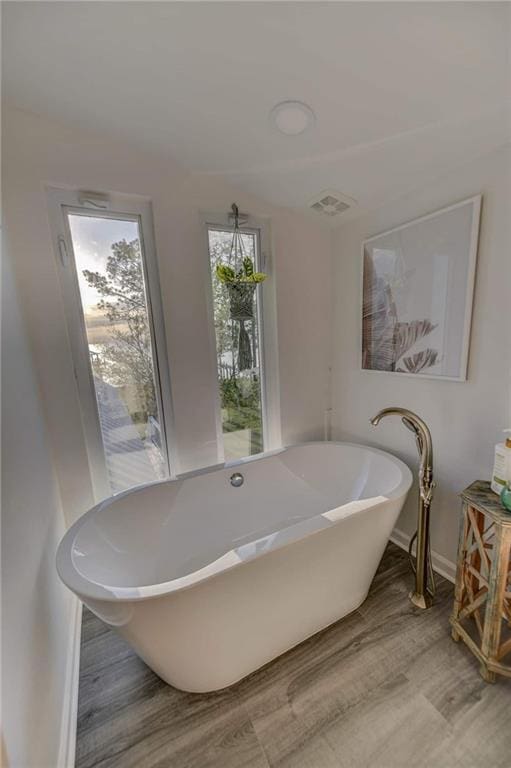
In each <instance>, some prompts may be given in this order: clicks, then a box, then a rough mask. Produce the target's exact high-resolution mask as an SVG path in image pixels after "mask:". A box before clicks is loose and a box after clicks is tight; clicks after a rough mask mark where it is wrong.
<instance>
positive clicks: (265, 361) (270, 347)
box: [200, 212, 282, 464]
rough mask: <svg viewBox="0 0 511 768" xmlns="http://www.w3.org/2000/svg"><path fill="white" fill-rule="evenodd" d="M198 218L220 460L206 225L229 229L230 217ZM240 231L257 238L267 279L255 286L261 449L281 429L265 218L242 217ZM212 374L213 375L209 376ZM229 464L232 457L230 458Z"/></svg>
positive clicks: (276, 442)
mask: <svg viewBox="0 0 511 768" xmlns="http://www.w3.org/2000/svg"><path fill="white" fill-rule="evenodd" d="M200 222H201V227H202V231H203V242H204V253H205V258H204V269H205V285H206V307H207V314H208V339H209V347H210V351H211V365H212V380H213V381H214V386H215V390H216V400H215V403H216V411H215V422H216V433H217V452H218V462H219V463H221V464H222V463H224V462H225V456H224V449H223V430H222V412H221V402H220V390H219V387H218V370H217V354H216V334H215V323H214V308H213V285H212V276H211V262H210V255H209V238H208V230H209V229H221V230H224V231H225V230H231V231H232V226H233V222H232V218H231V217H230V216H229V214H228V213H220V214H219V213H207V212H201V214H200ZM240 231H241V232H247V233H249V234H255V235H256V238H257V242H258V249H256V250H257V253H256V271H262V272H266V274H267V275H268V279H267V280H265V281H264V283H262V284H260V285H258V286H257V291H258V302H257V314H258V317H257V321H258V325H259V335H260V338H259V349H260V356H261V374H262V375H261V410H262V420H263V446H264V452H265V453H266V452H268V451H274V450H276V449H278V448H282V430H281V420H280V386H279V367H278V359H279V358H278V343H277V313H276V291H275V272H274V269H273V259H272V252H271V231H270V225H269V222H268V221H267V220H264V219H259V218H256V217H254V216H248V218H244V220H243V224H242V225H241V226H240ZM213 374H214V377H213ZM228 463H230V462H228ZM232 463H233V464H235V463H236V461H234V462H232Z"/></svg>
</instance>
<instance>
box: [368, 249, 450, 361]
mask: <svg viewBox="0 0 511 768" xmlns="http://www.w3.org/2000/svg"><path fill="white" fill-rule="evenodd" d="M436 327H437V326H436V324H434V323H432V322H431V320H429V319H428V318H424V319H421V320H412V321H411V322H402V321H400V320H399V319H398V313H397V309H396V302H395V300H394V297H393V294H392V286H391V285H390V283H389V282H388V281H387V280H385V278H383V277H382V276H381V275H377V274H376V270H375V268H374V264H373V260H372V258H371V257H370V255H369V254H368V253H367V251H364V282H363V307H362V367H363V368H369V369H372V370H377V371H394V372H397V373H420V372H422V371H424V370H425V369H427V368H430V367H431V366H433V365H435V364H436V363H437V362H438V359H439V353H438V350H437V349H430V348H428V349H424V350H420V351H417V352H415V353H412V354H411V355H408V353H409V352H410V350H411V349H412V347H414V346H415V344H417V342H418V341H420V340H421V339H423V338H424V337H426V336H428V334H430V333H431V332H432V331H434V330H435V328H436Z"/></svg>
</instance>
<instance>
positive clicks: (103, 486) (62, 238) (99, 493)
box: [46, 187, 177, 501]
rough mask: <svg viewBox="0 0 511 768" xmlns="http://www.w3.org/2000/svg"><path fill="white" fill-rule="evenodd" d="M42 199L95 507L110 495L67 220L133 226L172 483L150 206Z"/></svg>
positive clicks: (141, 201) (66, 193) (125, 198)
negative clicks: (78, 217)
mask: <svg viewBox="0 0 511 768" xmlns="http://www.w3.org/2000/svg"><path fill="white" fill-rule="evenodd" d="M46 193H47V200H48V206H49V214H50V228H51V234H52V241H53V246H54V253H55V257H56V263H57V271H58V276H59V282H60V286H61V293H62V299H63V304H64V312H65V316H66V325H67V333H68V339H69V344H70V348H71V357H72V363H73V373H74V377H75V381H76V386H77V391H78V402H79V407H80V413H81V417H82V426H83V434H84V438H85V445H86V449H87V456H88V460H89V470H90V474H91V479H92V485H93V491H94V497H95V499H96V501H99V500H101V499H104V498H106V497H108V496H112V495H113V491H112V489H111V487H110V482H109V479H108V472H107V463H106V455H105V449H104V445H103V437H102V433H101V425H100V419H99V411H98V404H97V400H96V392H95V387H94V381H93V373H92V366H91V361H90V355H89V343H88V339H87V330H86V326H85V318H84V313H83V307H82V299H81V294H80V287H79V283H78V275H77V269H76V259H75V256H74V249H73V241H72V237H71V230H70V226H69V219H68V214H73V215H81V216H94V217H96V218H105V219H116V220H124V221H132V222H136V223H137V225H138V232H139V239H140V249H141V257H142V268H143V272H144V281H145V289H146V291H145V292H146V302H147V313H148V319H149V326H150V334H151V345H152V351H153V366H154V380H155V390H156V399H157V403H158V409H159V412H160V414H161V421H162V424H161V435H162V447H163V450H164V458H165V461H166V465H167V470H168V477H169V479H170V478H172V477H175V469H174V468H175V467H176V466H177V462H176V451H175V446H174V443H173V434H174V429H173V426H174V418H173V405H172V392H171V384H170V373H169V364H168V355H167V343H166V335H165V326H164V321H163V309H162V301H161V294H160V283H159V273H158V262H157V257H156V248H155V241H154V229H153V221H152V208H151V202H150V200H148V199H147V198H142V197H139V196H137V195H121V194H113V193H111V194H108V195H101V206H98V207H96V205H95V204H94V196H93V195H90V193H89V198H91V199H92V203H89V204H86V203H85V199H87V196H86V195H84V194H82V193H81V192H80V190H77V189H62V188H56V187H47V188H46ZM133 487H136V486H133ZM121 493H122V491H121Z"/></svg>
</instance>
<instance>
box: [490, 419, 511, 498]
mask: <svg viewBox="0 0 511 768" xmlns="http://www.w3.org/2000/svg"><path fill="white" fill-rule="evenodd" d="M503 432H504V433H505V434H507V435H511V429H504V430H503ZM510 482H511V438H510V437H506V441H505V443H497V445H496V446H495V461H494V463H493V472H492V476H491V489H492V491H495V493H498V494H499V496H500V494H501V492H502V489H503V488H505V487H506V485H507V483H510Z"/></svg>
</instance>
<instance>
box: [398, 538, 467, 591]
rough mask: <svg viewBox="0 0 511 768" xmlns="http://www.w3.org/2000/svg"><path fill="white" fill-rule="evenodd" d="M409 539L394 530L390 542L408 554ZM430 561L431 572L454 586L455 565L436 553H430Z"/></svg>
mask: <svg viewBox="0 0 511 768" xmlns="http://www.w3.org/2000/svg"><path fill="white" fill-rule="evenodd" d="M411 538H412V537H411V536H409V535H408V534H407V533H405V532H404V531H400V530H399V528H394V530H393V531H392V534H391V536H390V540H391V541H393V542H394V544H397V546H398V547H401V549H404V550H406V552H408V547H409V546H410V539H411ZM431 560H432V562H433V570H434V571H435V573H439V574H440V576H443V577H444V578H445V579H447V580H448V581H451V582H452V583H453V584H454V582H455V580H456V565H455V563H452V562H451V561H450V560H448V559H447V558H446V557H444V556H443V555H439V554H438V552H431Z"/></svg>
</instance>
